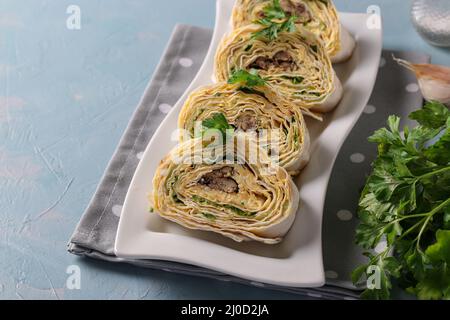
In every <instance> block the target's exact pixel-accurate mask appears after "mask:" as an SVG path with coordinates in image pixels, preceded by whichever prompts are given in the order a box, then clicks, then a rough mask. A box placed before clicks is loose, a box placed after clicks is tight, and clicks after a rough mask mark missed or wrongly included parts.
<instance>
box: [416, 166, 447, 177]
mask: <svg viewBox="0 0 450 320" xmlns="http://www.w3.org/2000/svg"><path fill="white" fill-rule="evenodd" d="M449 170H450V166H448V167H444V168H441V169H439V170H436V171H432V172H428V173H425V174H423V175H421V176H419V177H417V179H418V180H420V179H424V178H428V177H431V176H434V175H436V174H439V173H442V172H445V171H449Z"/></svg>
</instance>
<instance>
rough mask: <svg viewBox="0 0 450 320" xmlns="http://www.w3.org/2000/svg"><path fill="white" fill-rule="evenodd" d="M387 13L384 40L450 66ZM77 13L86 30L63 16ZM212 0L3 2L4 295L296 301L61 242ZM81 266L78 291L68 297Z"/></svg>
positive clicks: (390, 2) (397, 3)
mask: <svg viewBox="0 0 450 320" xmlns="http://www.w3.org/2000/svg"><path fill="white" fill-rule="evenodd" d="M335 2H336V5H337V7H338V8H339V9H340V10H341V11H353V12H365V11H366V8H367V7H368V6H369V5H371V4H377V5H379V6H380V7H381V9H382V15H383V19H384V24H385V32H384V37H385V38H384V44H385V47H386V48H389V49H403V50H405V49H409V50H418V51H422V52H426V53H428V54H431V55H432V57H433V61H434V62H435V63H440V64H447V65H449V64H450V53H449V52H450V51H449V50H446V49H437V48H433V47H431V46H429V45H428V44H426V43H425V42H424V41H423V40H422V39H421V38H420V37H419V36H418V35H417V34H416V33H415V31H414V29H413V28H412V26H411V24H410V21H409V5H410V4H409V3H410V1H406V0H336V1H335ZM71 4H76V5H78V6H80V8H81V30H68V29H67V28H66V19H67V17H68V15H67V14H66V8H67V7H68V6H69V5H71ZM214 5H215V4H214V1H212V0H172V1H144V0H141V1H138V0H134V1H131V0H127V1H125V0H122V1H119V0H108V1H107V0H101V1H100V0H85V1H75V0H73V1H61V0H58V1H57V0H39V1H38V0H2V1H1V2H0V298H9V299H21V298H38V299H45V298H47V299H63V298H87V299H111V298H129V299H136V298H141V299H142V298H143V299H151V298H159V299H166V298H175V299H176V298H235V299H244V298H283V299H286V298H296V296H293V295H288V294H284V293H280V292H273V291H267V290H264V289H257V288H250V287H246V286H242V285H237V284H232V283H224V282H219V281H215V280H207V279H202V278H194V277H186V276H182V275H175V274H170V273H167V272H160V271H151V270H141V269H138V268H134V267H130V266H124V265H113V264H108V263H103V262H97V261H90V260H87V259H79V258H77V257H75V256H72V255H70V254H68V253H67V252H66V243H67V240H68V239H69V237H70V235H71V233H72V231H73V229H74V227H75V225H76V223H77V222H78V220H79V217H80V215H81V213H82V212H83V210H84V209H85V207H86V205H87V203H88V201H89V199H90V197H91V195H92V194H93V192H94V190H95V187H96V185H97V183H98V181H99V179H100V178H101V175H102V173H103V170H104V169H105V167H106V164H107V162H108V160H109V158H110V157H111V155H112V152H113V150H114V148H115V146H116V145H117V143H118V140H119V138H120V136H121V134H122V132H123V130H124V128H125V126H126V124H127V122H128V119H129V117H130V116H131V113H132V112H133V110H134V108H135V106H136V104H137V102H138V101H139V98H140V95H141V94H142V92H143V90H144V88H145V86H146V84H147V83H148V81H149V79H150V77H151V75H152V73H153V71H154V69H155V66H156V65H157V63H158V61H159V58H160V56H161V54H162V51H163V49H164V46H165V45H166V43H167V40H168V38H169V35H170V33H171V31H172V29H173V27H174V25H175V24H176V23H187V24H195V25H199V26H205V27H212V26H213V23H214ZM73 264H76V265H78V266H79V267H80V268H81V281H82V282H81V284H82V287H81V290H68V289H65V283H66V278H67V274H66V268H67V267H68V266H69V265H73Z"/></svg>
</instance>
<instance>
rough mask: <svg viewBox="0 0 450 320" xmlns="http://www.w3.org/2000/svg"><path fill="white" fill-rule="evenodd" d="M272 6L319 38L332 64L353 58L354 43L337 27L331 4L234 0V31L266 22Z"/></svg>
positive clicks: (307, 0) (324, 1)
mask: <svg viewBox="0 0 450 320" xmlns="http://www.w3.org/2000/svg"><path fill="white" fill-rule="evenodd" d="M273 6H279V8H281V10H283V11H284V12H285V14H286V16H288V17H289V16H292V15H295V16H296V17H297V20H296V24H297V25H299V26H301V27H304V28H306V29H308V30H309V31H311V32H313V33H314V34H315V35H316V36H318V37H319V38H320V39H321V40H322V41H323V43H324V46H325V49H326V51H327V53H328V55H329V56H330V57H331V61H332V62H333V63H340V62H343V61H346V60H348V59H349V58H350V57H351V56H352V53H353V50H354V48H355V40H354V39H353V37H352V36H351V35H350V34H349V32H348V31H347V30H346V29H345V28H344V27H343V26H342V25H341V24H340V22H339V18H338V14H337V10H336V7H335V6H334V4H333V2H332V1H331V0H278V1H274V0H237V1H236V3H235V6H234V8H233V14H232V25H233V28H240V27H243V26H246V25H249V24H252V23H254V22H255V21H257V20H259V19H262V18H265V16H266V14H265V12H267V9H268V8H269V7H273Z"/></svg>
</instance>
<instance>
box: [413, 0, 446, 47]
mask: <svg viewBox="0 0 450 320" xmlns="http://www.w3.org/2000/svg"><path fill="white" fill-rule="evenodd" d="M411 19H412V22H413V25H414V27H415V28H416V30H417V32H419V34H420V35H421V36H422V37H423V38H424V39H425V40H427V41H428V42H430V43H431V44H433V45H435V46H440V47H450V0H414V1H413V4H412V8H411Z"/></svg>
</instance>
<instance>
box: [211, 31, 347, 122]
mask: <svg viewBox="0 0 450 320" xmlns="http://www.w3.org/2000/svg"><path fill="white" fill-rule="evenodd" d="M263 29H264V27H262V26H260V25H249V26H245V27H242V28H238V29H236V30H234V31H232V32H231V33H230V34H229V35H227V36H225V37H224V38H223V39H222V41H221V43H220V44H219V47H218V50H217V52H216V57H215V69H214V73H215V78H216V79H217V80H218V81H226V80H227V79H228V78H229V77H230V76H231V74H233V72H235V71H236V70H239V69H243V70H247V71H250V70H257V71H258V73H259V75H260V76H261V77H262V78H264V79H265V80H266V82H267V84H268V85H269V86H271V87H272V89H274V90H275V91H276V92H277V93H278V94H279V95H281V96H282V97H283V98H285V99H287V100H289V101H290V102H291V103H293V104H294V105H296V106H298V107H299V108H302V110H303V112H304V114H307V115H309V116H313V117H316V118H320V116H317V115H316V114H315V112H317V113H326V112H329V111H331V110H332V109H333V108H335V107H336V106H337V104H338V103H339V101H340V100H341V98H342V93H343V89H342V85H341V82H340V81H339V79H338V77H337V76H336V74H335V72H334V70H333V67H332V65H331V60H330V58H329V56H328V54H327V52H326V50H325V48H324V46H323V44H322V42H321V41H320V40H319V39H318V38H317V37H316V36H315V35H314V34H312V33H311V32H309V31H307V30H306V29H301V28H297V31H295V32H287V31H284V32H280V33H279V34H278V35H277V37H276V38H275V39H272V40H270V39H268V38H264V37H255V34H257V33H258V32H259V31H261V30H263Z"/></svg>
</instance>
